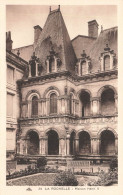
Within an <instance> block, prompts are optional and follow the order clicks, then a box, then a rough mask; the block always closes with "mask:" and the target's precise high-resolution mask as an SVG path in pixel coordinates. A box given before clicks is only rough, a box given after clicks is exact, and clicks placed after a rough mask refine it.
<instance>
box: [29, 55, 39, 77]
mask: <svg viewBox="0 0 123 195" xmlns="http://www.w3.org/2000/svg"><path fill="white" fill-rule="evenodd" d="M40 72H41V64H40V62H39V58H37V57H36V56H35V52H33V55H32V56H31V59H30V61H29V77H36V76H39V75H40Z"/></svg>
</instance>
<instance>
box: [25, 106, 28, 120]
mask: <svg viewBox="0 0 123 195" xmlns="http://www.w3.org/2000/svg"><path fill="white" fill-rule="evenodd" d="M25 117H28V103H26V104H25Z"/></svg>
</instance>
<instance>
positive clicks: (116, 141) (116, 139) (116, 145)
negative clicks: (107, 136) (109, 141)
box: [115, 137, 118, 154]
mask: <svg viewBox="0 0 123 195" xmlns="http://www.w3.org/2000/svg"><path fill="white" fill-rule="evenodd" d="M115 154H118V138H117V137H115Z"/></svg>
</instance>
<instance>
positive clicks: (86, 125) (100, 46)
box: [12, 7, 118, 161]
mask: <svg viewBox="0 0 123 195" xmlns="http://www.w3.org/2000/svg"><path fill="white" fill-rule="evenodd" d="M17 51H18V49H14V50H12V52H13V53H15V55H16V53H17ZM19 56H20V57H19V58H21V59H22V58H23V59H24V60H25V61H28V65H26V63H25V65H24V66H25V69H24V73H23V77H22V78H19V77H18V76H17V77H16V78H17V87H18V94H19V101H20V106H19V107H20V116H19V117H18V128H17V129H18V130H17V143H16V146H17V151H16V152H17V154H18V155H20V156H21V155H22V156H23V155H24V156H31V158H33V157H39V156H47V158H49V157H50V158H51V157H52V158H56V157H57V158H58V157H59V159H61V158H72V157H74V156H75V155H78V156H79V157H80V158H81V159H90V160H93V161H95V160H97V161H100V160H109V159H110V158H112V156H117V145H118V144H117V143H118V142H117V139H118V135H117V67H118V62H117V27H113V28H110V29H106V30H103V29H101V32H100V34H99V35H98V23H97V21H96V20H92V21H89V22H88V36H83V35H78V36H77V37H75V38H74V39H73V40H70V37H69V34H68V31H67V28H66V26H65V22H64V20H63V17H62V14H61V11H60V7H59V8H58V9H57V10H52V11H51V9H50V12H49V15H48V18H47V20H46V23H45V25H44V27H43V29H42V28H41V27H40V26H39V25H37V26H35V27H34V43H33V44H32V45H30V46H26V47H22V48H19ZM25 61H24V62H25Z"/></svg>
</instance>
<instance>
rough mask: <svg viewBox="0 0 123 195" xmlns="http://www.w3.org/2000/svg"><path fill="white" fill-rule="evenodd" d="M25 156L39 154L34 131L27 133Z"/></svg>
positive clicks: (37, 140) (37, 138)
mask: <svg viewBox="0 0 123 195" xmlns="http://www.w3.org/2000/svg"><path fill="white" fill-rule="evenodd" d="M27 154H30V155H37V154H39V136H38V133H36V132H35V131H31V132H29V133H28V141H27Z"/></svg>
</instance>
